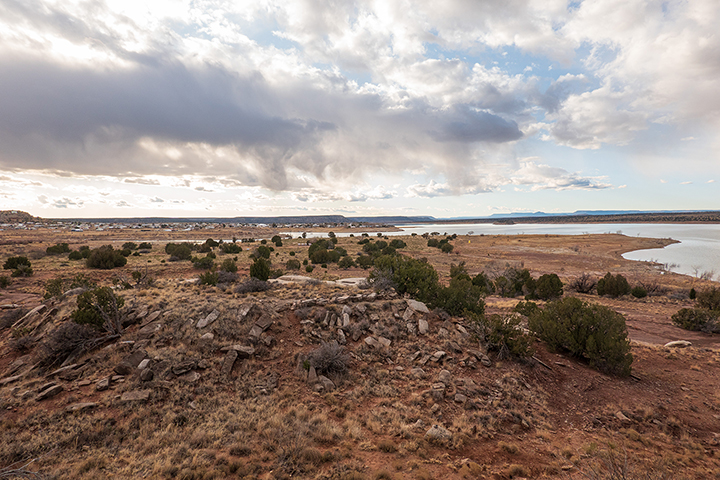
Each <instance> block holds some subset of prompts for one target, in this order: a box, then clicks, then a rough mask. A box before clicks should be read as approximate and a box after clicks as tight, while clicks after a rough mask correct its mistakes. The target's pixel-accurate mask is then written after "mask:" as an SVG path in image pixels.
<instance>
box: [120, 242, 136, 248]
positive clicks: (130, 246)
mask: <svg viewBox="0 0 720 480" xmlns="http://www.w3.org/2000/svg"><path fill="white" fill-rule="evenodd" d="M122 248H123V250H125V249H128V250H137V249H138V244H137V243H135V242H125V243H123V246H122Z"/></svg>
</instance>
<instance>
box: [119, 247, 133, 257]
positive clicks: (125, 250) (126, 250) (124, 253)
mask: <svg viewBox="0 0 720 480" xmlns="http://www.w3.org/2000/svg"><path fill="white" fill-rule="evenodd" d="M132 253H133V251H132V250H130V249H129V248H123V249H122V250H120V254H121V255H122V256H123V257H129V256H130V255H132Z"/></svg>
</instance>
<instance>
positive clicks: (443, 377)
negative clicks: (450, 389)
mask: <svg viewBox="0 0 720 480" xmlns="http://www.w3.org/2000/svg"><path fill="white" fill-rule="evenodd" d="M438 382H440V383H443V384H445V386H450V384H451V383H452V374H451V373H450V372H449V371H448V370H440V373H439V374H438Z"/></svg>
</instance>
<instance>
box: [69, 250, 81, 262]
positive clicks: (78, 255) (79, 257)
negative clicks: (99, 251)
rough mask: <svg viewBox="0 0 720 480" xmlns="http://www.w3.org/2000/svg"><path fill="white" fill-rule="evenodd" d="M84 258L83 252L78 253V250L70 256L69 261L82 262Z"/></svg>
mask: <svg viewBox="0 0 720 480" xmlns="http://www.w3.org/2000/svg"><path fill="white" fill-rule="evenodd" d="M82 259H83V256H82V253H81V252H78V251H77V250H73V251H72V252H70V255H68V260H82Z"/></svg>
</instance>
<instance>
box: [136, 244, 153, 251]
mask: <svg viewBox="0 0 720 480" xmlns="http://www.w3.org/2000/svg"><path fill="white" fill-rule="evenodd" d="M137 248H138V250H152V243H150V242H142V243H140V245H138V247H137Z"/></svg>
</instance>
